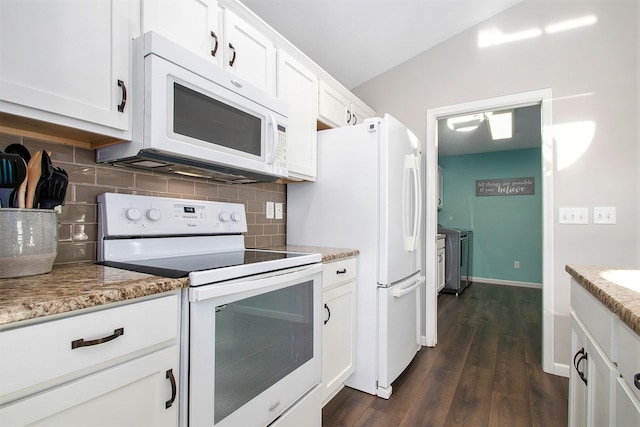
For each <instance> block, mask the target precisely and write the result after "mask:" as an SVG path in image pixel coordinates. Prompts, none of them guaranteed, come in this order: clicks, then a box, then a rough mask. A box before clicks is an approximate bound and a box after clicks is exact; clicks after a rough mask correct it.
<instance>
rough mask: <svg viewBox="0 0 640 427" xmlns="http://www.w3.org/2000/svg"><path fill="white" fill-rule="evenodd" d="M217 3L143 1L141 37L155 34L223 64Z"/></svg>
mask: <svg viewBox="0 0 640 427" xmlns="http://www.w3.org/2000/svg"><path fill="white" fill-rule="evenodd" d="M218 13H219V9H218V2H217V1H216V0H142V3H141V22H142V33H146V32H149V31H154V32H156V33H159V34H162V35H163V36H165V37H166V38H168V39H169V40H172V41H173V42H175V43H177V44H179V45H180V46H183V47H185V48H187V49H188V50H190V51H192V52H195V53H197V54H198V55H200V56H202V57H203V58H205V59H207V60H209V61H211V62H213V63H215V64H217V65H221V64H222V55H223V53H222V51H223V49H222V46H221V44H222V37H223V34H222V31H221V26H220V22H219V19H218Z"/></svg>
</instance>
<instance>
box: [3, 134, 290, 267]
mask: <svg viewBox="0 0 640 427" xmlns="http://www.w3.org/2000/svg"><path fill="white" fill-rule="evenodd" d="M12 143H19V144H23V145H24V146H26V147H27V148H28V149H29V151H30V152H32V153H33V152H35V151H38V150H47V151H50V152H51V160H52V162H53V165H54V166H59V167H61V168H63V169H64V170H66V171H67V173H68V174H69V187H68V188H67V196H66V200H65V204H64V206H62V213H61V214H60V215H59V216H58V256H57V258H56V262H55V263H56V264H68V263H75V262H84V261H95V260H96V250H97V246H96V245H97V235H98V212H97V201H96V200H97V199H96V198H97V196H98V195H99V194H102V193H105V192H114V193H128V194H143V195H148V196H161V197H175V198H183V199H194V200H216V201H223V202H234V203H243V204H244V205H245V208H246V212H247V223H248V232H247V233H245V245H246V247H254V248H265V247H274V246H283V245H284V244H285V242H286V237H285V236H286V206H285V209H284V210H283V211H284V218H283V219H266V212H265V206H266V202H267V201H272V202H276V203H283V204H285V205H286V199H287V196H286V191H287V190H286V185H284V184H274V183H267V184H236V185H224V184H219V183H215V182H211V181H207V180H204V179H197V178H186V177H185V178H183V177H173V176H170V175H164V174H154V173H151V172H144V171H138V170H135V169H125V168H116V167H112V166H107V165H99V164H96V162H95V151H93V150H87V149H83V148H79V147H73V146H70V145H61V144H58V143H54V142H50V141H44V140H38V139H30V138H26V137H20V136H14V135H9V134H4V133H0V149H4V148H5V147H6V146H7V145H9V144H12Z"/></svg>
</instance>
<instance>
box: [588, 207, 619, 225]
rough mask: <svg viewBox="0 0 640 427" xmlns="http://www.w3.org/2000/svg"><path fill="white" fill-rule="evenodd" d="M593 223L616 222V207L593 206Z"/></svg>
mask: <svg viewBox="0 0 640 427" xmlns="http://www.w3.org/2000/svg"><path fill="white" fill-rule="evenodd" d="M593 223H594V224H615V223H616V208H615V207H607V208H593Z"/></svg>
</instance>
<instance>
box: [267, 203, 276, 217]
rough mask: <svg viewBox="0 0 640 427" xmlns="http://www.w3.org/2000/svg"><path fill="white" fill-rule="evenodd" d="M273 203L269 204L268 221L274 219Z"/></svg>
mask: <svg viewBox="0 0 640 427" xmlns="http://www.w3.org/2000/svg"><path fill="white" fill-rule="evenodd" d="M273 211H274V209H273V202H267V219H273Z"/></svg>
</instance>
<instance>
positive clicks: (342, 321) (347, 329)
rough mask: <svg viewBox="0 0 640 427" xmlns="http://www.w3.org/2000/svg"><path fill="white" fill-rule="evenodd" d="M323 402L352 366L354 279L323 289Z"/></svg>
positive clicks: (342, 381)
mask: <svg viewBox="0 0 640 427" xmlns="http://www.w3.org/2000/svg"><path fill="white" fill-rule="evenodd" d="M322 299H323V307H324V325H323V328H322V404H323V405H325V404H326V403H327V402H328V401H329V400H330V399H331V398H332V397H333V396H334V395H335V393H337V392H338V391H339V390H340V388H342V384H343V383H344V380H345V379H347V377H349V375H351V374H352V373H353V371H354V369H355V365H354V363H355V338H356V337H355V321H356V318H355V316H356V282H355V281H354V282H349V283H346V284H344V285H341V286H338V287H335V288H333V289H330V290H327V291H325V292H323V295H322Z"/></svg>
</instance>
